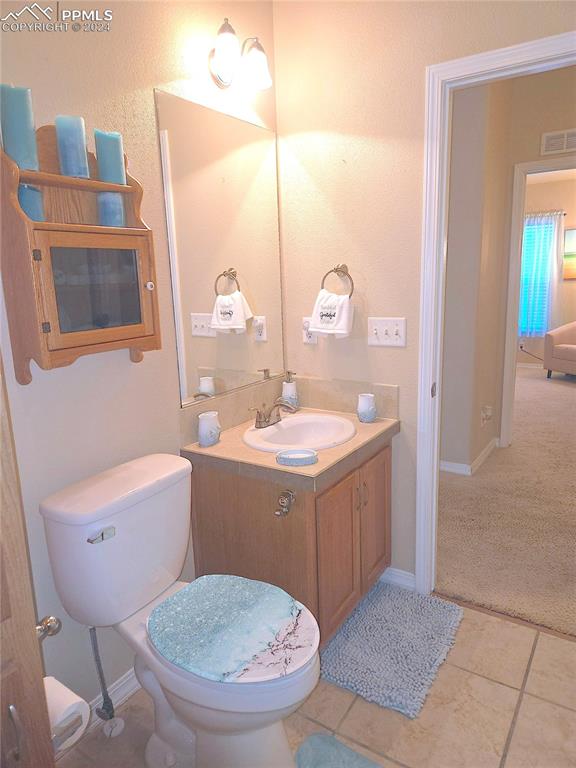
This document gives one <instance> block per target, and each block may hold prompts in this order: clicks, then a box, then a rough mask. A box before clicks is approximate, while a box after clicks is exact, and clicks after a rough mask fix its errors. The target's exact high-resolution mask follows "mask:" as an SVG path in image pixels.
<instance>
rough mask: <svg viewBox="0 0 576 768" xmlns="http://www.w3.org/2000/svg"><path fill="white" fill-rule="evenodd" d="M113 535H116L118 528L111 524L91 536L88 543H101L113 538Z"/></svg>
mask: <svg viewBox="0 0 576 768" xmlns="http://www.w3.org/2000/svg"><path fill="white" fill-rule="evenodd" d="M112 536H116V528H114V526H113V525H109V526H107V527H106V528H102V530H101V531H98V533H97V534H95V535H94V536H89V537H88V538H87V539H86V541H87V542H88V544H101V543H102V542H103V541H106V539H111V538H112Z"/></svg>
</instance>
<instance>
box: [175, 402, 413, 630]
mask: <svg viewBox="0 0 576 768" xmlns="http://www.w3.org/2000/svg"><path fill="white" fill-rule="evenodd" d="M305 410H307V409H303V410H302V411H301V412H304V411H305ZM338 415H340V416H343V415H345V416H346V417H347V418H349V419H350V421H352V422H353V423H354V426H355V427H356V434H355V435H354V436H353V437H352V438H351V439H350V440H348V441H347V442H345V443H343V444H342V445H339V446H336V447H334V448H328V449H325V450H321V451H319V460H318V463H316V464H313V465H310V466H302V467H285V466H280V465H278V464H277V463H276V459H275V455H274V454H273V453H264V452H261V451H258V450H255V449H253V448H250V447H248V446H247V445H246V444H245V443H244V441H243V434H244V432H245V431H246V429H247V428H249V427H250V426H251V424H252V422H246V423H244V424H240V425H238V426H237V427H233V428H232V429H228V430H226V431H224V432H223V433H222V437H221V440H220V442H219V443H217V444H216V445H214V446H211V447H210V448H201V447H200V446H199V445H198V444H197V443H194V444H192V445H188V446H186V447H185V448H183V449H182V456H184V457H186V458H188V459H189V460H190V462H191V464H192V535H193V541H194V560H195V568H196V576H201V575H205V574H212V573H229V574H234V575H238V576H245V577H247V578H252V579H259V580H261V581H266V582H269V583H271V584H275V585H277V586H279V587H282V588H283V589H285V590H286V591H287V592H288V593H289V594H291V595H292V596H293V597H295V598H296V599H298V600H300V601H301V602H302V603H304V604H305V605H306V606H307V607H308V608H309V609H310V610H311V611H312V612H313V613H314V615H315V616H316V617H317V619H318V622H319V624H320V631H321V637H322V642H323V643H325V642H326V641H327V640H328V639H329V638H330V637H331V636H332V635H333V634H334V632H335V631H336V630H337V629H338V627H339V626H340V625H341V623H342V622H343V621H344V619H345V618H346V617H347V616H348V614H349V613H350V612H351V611H352V609H353V608H354V606H355V605H356V604H357V603H358V601H359V600H360V599H361V598H362V596H363V595H364V594H365V593H366V592H367V591H368V590H369V589H370V587H371V586H372V585H373V584H374V583H375V581H376V580H377V579H378V577H379V576H380V575H381V573H382V572H383V571H384V569H385V568H386V567H387V566H388V565H389V564H390V506H391V505H390V502H391V499H390V496H391V491H390V474H391V462H392V447H391V441H392V438H393V436H394V435H395V434H397V433H398V432H399V429H400V423H399V421H397V420H395V419H379V420H378V421H376V422H374V423H372V424H362V423H360V422H359V421H358V418H357V417H356V415H353V414H338Z"/></svg>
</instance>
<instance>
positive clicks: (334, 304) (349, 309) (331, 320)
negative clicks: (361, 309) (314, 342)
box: [309, 288, 354, 338]
mask: <svg viewBox="0 0 576 768" xmlns="http://www.w3.org/2000/svg"><path fill="white" fill-rule="evenodd" d="M353 317H354V305H353V304H352V302H351V301H350V296H346V295H342V294H339V293H330V291H327V290H326V289H325V288H321V289H320V292H319V293H318V296H317V298H316V303H315V304H314V310H313V311H312V318H311V320H310V328H309V331H310V333H320V334H323V335H326V336H336V337H339V338H345V337H346V336H349V335H350V331H351V330H352V320H353Z"/></svg>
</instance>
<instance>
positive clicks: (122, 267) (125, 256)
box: [39, 232, 155, 349]
mask: <svg viewBox="0 0 576 768" xmlns="http://www.w3.org/2000/svg"><path fill="white" fill-rule="evenodd" d="M43 234H44V235H45V237H44V238H43V239H44V242H43V243H42V246H43V247H42V249H41V260H40V261H39V264H40V265H41V266H40V269H41V274H42V286H43V289H44V290H43V292H44V294H45V300H46V308H47V312H48V315H49V329H48V331H47V332H48V333H49V341H48V344H49V348H50V349H63V348H67V347H72V346H78V345H84V344H97V343H101V342H103V341H112V340H120V339H128V338H137V337H139V336H145V335H150V334H152V333H153V332H154V323H153V312H152V299H151V292H152V291H153V290H155V286H154V284H153V282H152V281H151V275H150V271H151V265H150V257H149V254H150V251H149V248H148V243H147V239H146V237H142V236H139V235H137V236H127V235H92V236H91V237H90V236H89V235H81V234H79V233H63V232H45V233H43Z"/></svg>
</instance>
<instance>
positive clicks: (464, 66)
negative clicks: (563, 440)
mask: <svg viewBox="0 0 576 768" xmlns="http://www.w3.org/2000/svg"><path fill="white" fill-rule="evenodd" d="M574 64H576V31H575V32H566V33H564V34H561V35H554V36H552V37H545V38H541V39H539V40H533V41H530V42H527V43H522V44H520V45H514V46H511V47H508V48H499V49H497V50H493V51H486V52H485V53H479V54H475V55H473V56H467V57H465V58H462V59H455V60H453V61H447V62H444V63H442V64H435V65H433V66H430V67H427V69H426V115H425V145H424V203H423V230H422V260H421V281H420V344H419V361H420V362H419V382H418V436H417V460H416V568H415V570H416V573H415V577H416V589H417V590H418V591H419V592H423V593H429V592H431V591H432V590H433V589H434V585H435V580H436V524H437V511H438V503H437V502H438V472H439V453H440V450H439V448H440V446H439V437H440V429H439V427H440V401H441V387H442V343H443V335H444V327H443V316H444V290H445V281H446V235H447V202H448V163H449V154H450V114H451V96H452V92H453V91H454V90H456V89H459V88H464V87H467V86H471V85H481V84H485V83H489V82H493V81H496V80H502V79H504V78H510V77H518V76H521V75H531V74H537V73H540V72H547V71H549V70H553V69H559V68H562V67H567V66H571V65H574Z"/></svg>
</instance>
